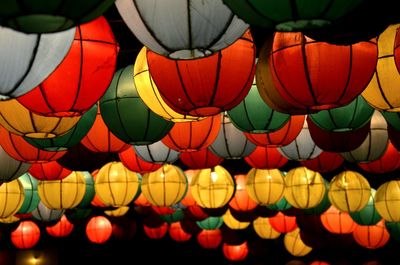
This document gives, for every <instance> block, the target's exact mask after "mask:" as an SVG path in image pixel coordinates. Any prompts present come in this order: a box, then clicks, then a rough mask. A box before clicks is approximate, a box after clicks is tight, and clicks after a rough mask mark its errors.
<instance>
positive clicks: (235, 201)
mask: <svg viewBox="0 0 400 265" xmlns="http://www.w3.org/2000/svg"><path fill="white" fill-rule="evenodd" d="M234 178H235V182H236V191H235V195H234V196H233V198H232V199H231V200H230V202H229V206H230V207H232V208H233V209H234V210H236V211H243V212H244V211H251V210H254V209H255V208H256V207H257V206H258V204H257V202H255V201H253V200H252V199H251V198H250V197H249V194H248V193H247V190H246V182H247V176H246V175H235V176H234Z"/></svg>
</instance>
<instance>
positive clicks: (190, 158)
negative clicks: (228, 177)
mask: <svg viewBox="0 0 400 265" xmlns="http://www.w3.org/2000/svg"><path fill="white" fill-rule="evenodd" d="M179 159H180V161H181V162H182V163H183V164H184V165H185V166H187V167H189V168H191V169H203V168H212V167H215V166H218V165H220V164H221V163H222V162H223V161H224V159H223V158H222V157H219V156H216V155H215V154H214V153H213V152H211V151H210V149H209V148H205V149H202V150H199V151H195V152H184V153H182V154H181V155H180V157H179Z"/></svg>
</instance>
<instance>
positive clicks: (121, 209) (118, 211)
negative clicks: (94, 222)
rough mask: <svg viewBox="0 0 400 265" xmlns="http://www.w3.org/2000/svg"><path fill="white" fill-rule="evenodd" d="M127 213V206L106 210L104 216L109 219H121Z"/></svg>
mask: <svg viewBox="0 0 400 265" xmlns="http://www.w3.org/2000/svg"><path fill="white" fill-rule="evenodd" d="M128 211H129V206H121V207H118V208H116V209H113V210H106V211H104V214H105V215H107V216H110V217H121V216H124V215H125V214H127V213H128Z"/></svg>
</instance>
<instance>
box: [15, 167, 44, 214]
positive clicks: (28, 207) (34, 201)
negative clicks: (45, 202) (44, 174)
mask: <svg viewBox="0 0 400 265" xmlns="http://www.w3.org/2000/svg"><path fill="white" fill-rule="evenodd" d="M18 180H19V181H20V182H21V184H22V187H23V189H24V195H25V196H24V201H23V203H22V205H21V208H20V209H19V210H18V213H22V214H26V213H30V212H32V211H33V210H34V209H35V208H36V207H37V206H38V204H39V201H40V198H39V194H38V191H37V185H38V183H37V180H36V179H35V178H34V177H32V175H31V174H29V173H25V174H23V175H22V176H20V177H19V178H18Z"/></svg>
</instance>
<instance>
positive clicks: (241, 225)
mask: <svg viewBox="0 0 400 265" xmlns="http://www.w3.org/2000/svg"><path fill="white" fill-rule="evenodd" d="M222 220H223V221H224V224H225V225H226V226H227V227H228V228H229V229H232V230H243V229H246V228H247V227H248V226H249V225H250V222H241V221H239V220H237V219H236V218H235V217H234V216H233V215H232V213H231V211H230V210H229V209H228V210H227V211H226V212H225V213H224V215H222Z"/></svg>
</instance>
